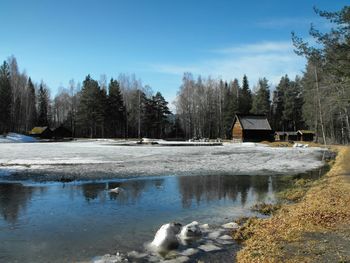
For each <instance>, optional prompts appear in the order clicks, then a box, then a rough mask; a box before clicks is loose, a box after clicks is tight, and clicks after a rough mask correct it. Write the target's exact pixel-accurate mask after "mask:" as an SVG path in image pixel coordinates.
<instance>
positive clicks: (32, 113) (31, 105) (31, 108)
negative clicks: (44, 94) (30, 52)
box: [26, 78, 37, 130]
mask: <svg viewBox="0 0 350 263" xmlns="http://www.w3.org/2000/svg"><path fill="white" fill-rule="evenodd" d="M27 89H28V91H27V92H28V106H27V125H26V130H30V129H31V128H33V127H34V125H35V123H36V119H37V111H36V95H35V88H34V84H33V82H32V80H31V78H29V79H28V84H27Z"/></svg>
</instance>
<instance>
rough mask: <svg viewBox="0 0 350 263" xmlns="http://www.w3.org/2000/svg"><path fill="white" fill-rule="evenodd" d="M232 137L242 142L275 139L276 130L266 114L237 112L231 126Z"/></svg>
mask: <svg viewBox="0 0 350 263" xmlns="http://www.w3.org/2000/svg"><path fill="white" fill-rule="evenodd" d="M231 133H232V139H233V140H234V141H241V142H260V141H273V140H274V132H273V130H272V129H271V126H270V123H269V121H268V120H267V118H266V116H265V115H254V114H236V116H235V118H234V119H233V123H232V126H231Z"/></svg>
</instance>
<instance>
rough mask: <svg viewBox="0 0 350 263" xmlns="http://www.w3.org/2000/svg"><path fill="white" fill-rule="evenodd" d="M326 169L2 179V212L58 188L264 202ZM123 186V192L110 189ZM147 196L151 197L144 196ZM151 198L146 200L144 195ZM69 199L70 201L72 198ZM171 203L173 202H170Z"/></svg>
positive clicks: (124, 197)
mask: <svg viewBox="0 0 350 263" xmlns="http://www.w3.org/2000/svg"><path fill="white" fill-rule="evenodd" d="M323 173H324V172H323V171H319V170H317V171H313V172H309V173H306V174H303V175H294V176H278V175H271V176H254V175H206V176H204V175H203V176H177V177H176V176H175V177H172V176H171V177H160V178H150V179H148V178H140V179H131V180H125V181H120V182H119V181H110V182H88V183H81V184H80V183H79V184H62V185H58V186H57V185H55V186H46V185H40V184H38V185H37V186H26V185H23V184H22V183H0V214H1V216H2V218H3V219H4V220H5V221H7V222H8V223H12V224H13V223H16V221H17V220H18V217H19V214H20V212H22V211H25V210H26V208H27V204H28V202H30V201H31V199H32V198H33V196H34V194H38V195H40V196H41V197H44V196H45V195H50V194H52V192H51V191H52V190H51V189H50V187H55V191H61V189H62V191H63V190H64V191H68V193H67V195H68V200H70V201H71V202H73V201H75V200H77V199H81V198H83V200H85V201H86V202H88V203H90V202H96V201H97V202H101V203H105V202H106V201H114V202H116V204H117V205H129V206H130V205H133V204H136V203H139V202H145V205H147V202H150V200H153V199H154V200H153V201H154V202H157V198H168V197H169V196H171V198H173V199H171V201H172V202H174V200H175V202H178V201H176V200H178V199H179V198H180V201H181V205H182V208H185V209H187V208H191V207H194V206H200V205H201V204H203V203H206V204H208V203H210V202H215V201H219V200H228V201H232V202H238V203H239V204H240V205H241V206H244V205H245V204H246V202H247V200H248V199H249V198H250V199H252V200H251V201H254V202H263V201H265V200H266V198H268V197H269V196H271V197H272V195H273V193H275V192H279V191H282V190H283V189H285V188H286V187H288V186H289V185H290V183H291V181H292V180H291V179H292V178H294V177H303V178H317V177H319V176H320V175H321V174H323ZM115 187H120V188H121V189H122V191H121V192H120V193H119V194H116V193H113V192H110V191H109V190H110V189H113V188H115ZM145 196H147V198H144V197H145ZM143 198H144V199H147V200H144V199H143ZM68 202H69V201H68ZM169 205H170V204H169Z"/></svg>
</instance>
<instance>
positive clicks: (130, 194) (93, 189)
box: [81, 179, 164, 204]
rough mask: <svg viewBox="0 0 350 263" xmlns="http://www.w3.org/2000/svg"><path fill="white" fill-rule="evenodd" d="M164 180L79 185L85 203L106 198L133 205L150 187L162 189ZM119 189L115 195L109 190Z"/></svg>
mask: <svg viewBox="0 0 350 263" xmlns="http://www.w3.org/2000/svg"><path fill="white" fill-rule="evenodd" d="M163 183H164V179H155V180H148V179H147V180H129V181H123V182H104V183H85V184H82V185H81V189H82V192H83V195H84V197H85V199H86V200H87V201H91V200H94V199H97V198H98V199H99V200H100V201H105V200H106V198H109V199H110V200H116V201H117V202H118V203H120V204H125V203H135V202H136V201H137V200H139V199H140V198H141V196H142V192H144V191H146V189H148V188H150V187H155V188H157V189H158V188H162V185H163ZM116 187H120V188H121V189H122V190H121V191H120V192H119V193H118V194H117V193H114V192H110V191H109V190H110V189H113V188H116Z"/></svg>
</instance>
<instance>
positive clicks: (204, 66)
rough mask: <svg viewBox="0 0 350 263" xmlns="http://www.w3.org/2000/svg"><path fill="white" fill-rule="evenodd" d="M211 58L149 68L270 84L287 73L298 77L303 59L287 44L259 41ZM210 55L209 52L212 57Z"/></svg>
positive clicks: (218, 53) (236, 47)
mask: <svg viewBox="0 0 350 263" xmlns="http://www.w3.org/2000/svg"><path fill="white" fill-rule="evenodd" d="M214 53H215V54H216V55H217V56H216V57H215V58H212V59H202V60H199V61H197V62H195V63H188V64H184V65H172V64H156V65H152V69H153V70H155V71H158V72H162V73H168V74H176V75H179V76H182V75H183V73H184V72H191V73H193V74H195V75H199V74H200V75H202V76H212V77H214V78H216V77H220V78H223V79H225V80H227V81H229V80H232V79H234V78H238V79H241V78H242V76H243V75H244V74H246V75H247V76H248V80H249V82H250V85H251V86H253V85H255V84H256V82H257V81H258V79H259V78H262V77H266V78H267V79H268V80H269V81H270V82H271V83H272V84H273V85H275V84H277V83H278V82H279V80H280V78H281V77H282V76H283V75H285V74H288V75H289V76H290V77H291V78H294V77H295V76H296V75H298V74H299V75H300V74H301V71H302V70H303V69H304V66H305V59H304V58H302V57H299V56H297V55H296V54H295V53H294V51H293V46H292V43H291V42H290V41H276V42H271V41H270V42H267V41H263V42H259V43H250V44H246V45H237V46H232V47H228V48H224V49H216V50H214ZM212 54H213V52H211V55H212Z"/></svg>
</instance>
